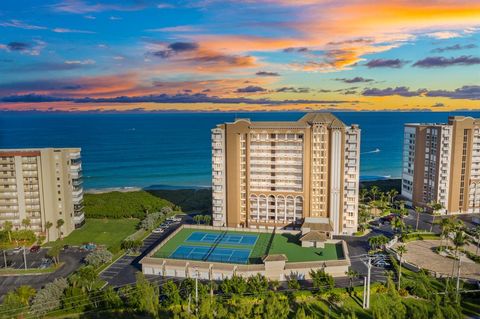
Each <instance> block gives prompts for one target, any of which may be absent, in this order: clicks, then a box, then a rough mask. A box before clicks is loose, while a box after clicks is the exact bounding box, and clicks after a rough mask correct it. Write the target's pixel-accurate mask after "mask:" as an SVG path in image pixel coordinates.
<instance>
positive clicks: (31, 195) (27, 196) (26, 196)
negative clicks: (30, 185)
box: [25, 192, 40, 198]
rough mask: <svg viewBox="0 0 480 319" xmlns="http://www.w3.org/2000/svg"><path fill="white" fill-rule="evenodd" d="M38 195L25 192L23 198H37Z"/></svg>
mask: <svg viewBox="0 0 480 319" xmlns="http://www.w3.org/2000/svg"><path fill="white" fill-rule="evenodd" d="M39 195H40V194H39V193H38V192H25V198H38V197H39Z"/></svg>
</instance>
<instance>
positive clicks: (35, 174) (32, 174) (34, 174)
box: [23, 171, 38, 177]
mask: <svg viewBox="0 0 480 319" xmlns="http://www.w3.org/2000/svg"><path fill="white" fill-rule="evenodd" d="M23 177H38V172H37V171H24V172H23Z"/></svg>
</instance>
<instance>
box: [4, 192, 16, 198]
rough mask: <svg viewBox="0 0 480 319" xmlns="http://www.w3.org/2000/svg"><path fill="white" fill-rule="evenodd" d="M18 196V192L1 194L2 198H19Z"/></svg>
mask: <svg viewBox="0 0 480 319" xmlns="http://www.w3.org/2000/svg"><path fill="white" fill-rule="evenodd" d="M17 197H18V195H17V193H16V192H1V193H0V198H17Z"/></svg>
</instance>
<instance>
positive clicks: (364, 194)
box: [360, 188, 368, 203]
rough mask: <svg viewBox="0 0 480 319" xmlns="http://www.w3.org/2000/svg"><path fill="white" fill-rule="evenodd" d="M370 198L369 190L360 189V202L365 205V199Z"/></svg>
mask: <svg viewBox="0 0 480 319" xmlns="http://www.w3.org/2000/svg"><path fill="white" fill-rule="evenodd" d="M367 196H368V190H367V189H366V188H361V189H360V200H361V202H362V203H365V198H367Z"/></svg>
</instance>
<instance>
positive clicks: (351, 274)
mask: <svg viewBox="0 0 480 319" xmlns="http://www.w3.org/2000/svg"><path fill="white" fill-rule="evenodd" d="M345 275H347V277H348V282H349V289H348V290H349V291H350V292H351V291H352V289H353V280H354V279H355V278H358V272H357V271H355V270H353V269H351V268H348V271H346V272H345Z"/></svg>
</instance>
